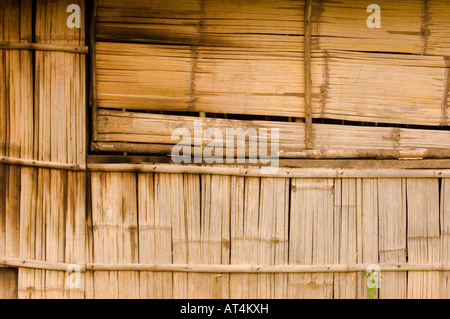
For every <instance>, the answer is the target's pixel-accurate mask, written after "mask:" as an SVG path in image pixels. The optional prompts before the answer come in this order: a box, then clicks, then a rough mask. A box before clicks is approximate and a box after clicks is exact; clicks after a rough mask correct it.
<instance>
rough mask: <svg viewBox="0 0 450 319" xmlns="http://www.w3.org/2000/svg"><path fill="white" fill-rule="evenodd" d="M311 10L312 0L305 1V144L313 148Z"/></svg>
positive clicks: (308, 147)
mask: <svg viewBox="0 0 450 319" xmlns="http://www.w3.org/2000/svg"><path fill="white" fill-rule="evenodd" d="M311 12H312V0H306V2H305V50H304V51H305V62H304V63H305V144H306V148H307V149H312V148H313V139H312V110H311V86H312V80H311Z"/></svg>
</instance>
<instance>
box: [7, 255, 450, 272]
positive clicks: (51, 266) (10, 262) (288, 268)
mask: <svg viewBox="0 0 450 319" xmlns="http://www.w3.org/2000/svg"><path fill="white" fill-rule="evenodd" d="M0 265H1V266H4V267H21V268H31V269H46V270H57V271H67V269H68V267H69V266H71V265H72V264H67V263H55V262H49V261H39V260H26V259H19V258H2V257H0ZM377 265H378V266H379V267H380V270H381V271H392V272H398V271H450V264H448V263H433V264H418V263H417V264H416V263H380V264H377ZM78 266H79V268H80V272H86V271H154V272H189V273H256V274H259V273H322V272H336V273H342V272H355V271H366V270H367V268H368V266H369V264H335V265H267V266H264V265H208V264H198V265H194V264H192V265H188V264H160V265H155V264H100V263H95V264H93V263H88V264H78Z"/></svg>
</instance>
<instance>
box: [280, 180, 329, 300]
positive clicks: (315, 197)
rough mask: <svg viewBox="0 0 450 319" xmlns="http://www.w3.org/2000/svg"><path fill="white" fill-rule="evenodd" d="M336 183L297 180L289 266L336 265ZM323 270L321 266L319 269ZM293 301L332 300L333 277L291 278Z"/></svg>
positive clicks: (295, 183)
mask: <svg viewBox="0 0 450 319" xmlns="http://www.w3.org/2000/svg"><path fill="white" fill-rule="evenodd" d="M333 202H334V181H333V179H293V180H292V184H291V209H290V222H289V223H290V231H289V233H290V236H289V264H290V265H292V266H293V267H295V266H294V265H298V264H314V265H323V264H327V263H333V262H334V260H333V259H334V258H335V256H334V255H333V254H334V244H333V241H334V238H333V232H334V230H333ZM319 267H320V266H319ZM287 288H288V297H289V298H295V299H297V298H332V297H333V274H323V273H317V274H292V275H289V276H288V287H287Z"/></svg>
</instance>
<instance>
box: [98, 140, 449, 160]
mask: <svg viewBox="0 0 450 319" xmlns="http://www.w3.org/2000/svg"><path fill="white" fill-rule="evenodd" d="M173 147H174V145H169V144H151V143H121V142H92V143H91V149H92V150H94V151H109V152H133V153H149V154H162V155H168V154H170V153H171V151H172V148H173ZM206 147H207V146H206ZM247 153H248V150H246V155H248V154H247ZM278 155H279V157H280V158H289V159H296V158H297V159H352V158H353V159H366V158H377V159H426V158H440V159H443V158H450V149H402V150H401V149H345V148H342V149H312V150H301V151H296V152H286V151H280V153H279V154H278Z"/></svg>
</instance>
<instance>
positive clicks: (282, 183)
mask: <svg viewBox="0 0 450 319" xmlns="http://www.w3.org/2000/svg"><path fill="white" fill-rule="evenodd" d="M259 210H260V212H259V218H258V219H259V222H258V240H259V243H258V264H259V265H274V266H275V265H285V264H287V263H288V257H289V256H288V234H289V229H288V227H289V225H288V223H287V220H288V218H289V217H288V216H289V215H288V214H289V180H286V179H277V178H262V179H261V196H260V204H259ZM257 287H258V291H257V293H258V294H257V298H263V299H264V298H266V299H267V298H271V299H273V298H277V299H280V298H287V287H288V276H287V275H285V274H271V275H269V274H268V275H259V276H258V286H257Z"/></svg>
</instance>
